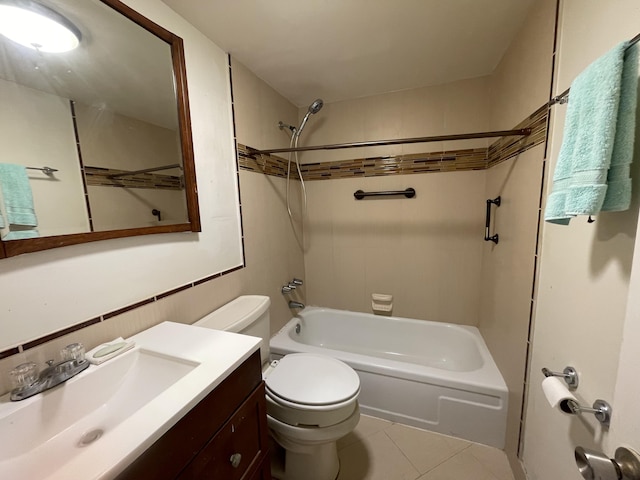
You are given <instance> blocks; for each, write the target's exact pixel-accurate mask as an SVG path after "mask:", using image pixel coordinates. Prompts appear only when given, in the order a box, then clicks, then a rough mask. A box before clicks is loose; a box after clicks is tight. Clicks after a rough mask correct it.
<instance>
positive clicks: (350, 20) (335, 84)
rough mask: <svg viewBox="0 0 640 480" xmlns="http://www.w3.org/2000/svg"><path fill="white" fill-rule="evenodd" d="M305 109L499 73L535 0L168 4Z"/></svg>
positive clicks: (184, 0)
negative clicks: (319, 100) (315, 104)
mask: <svg viewBox="0 0 640 480" xmlns="http://www.w3.org/2000/svg"><path fill="white" fill-rule="evenodd" d="M163 2H164V3H166V4H167V5H169V6H170V7H171V8H173V9H174V10H175V11H176V12H178V13H179V14H181V15H182V16H183V17H185V18H186V19H187V20H188V21H189V22H190V23H192V24H193V25H195V26H196V27H197V28H198V29H199V30H201V31H202V32H203V33H204V34H205V35H207V36H208V37H209V38H210V39H211V40H213V42H214V43H216V44H217V45H218V46H220V47H221V48H223V49H224V50H226V51H227V52H229V53H230V54H231V55H232V56H233V57H234V58H235V59H237V60H238V61H240V62H241V63H243V64H244V65H245V66H247V67H248V68H249V69H250V70H251V71H253V72H254V73H255V74H256V75H257V76H258V77H260V78H261V79H262V80H264V81H265V82H267V83H268V84H269V85H271V86H272V87H273V88H275V89H276V90H277V91H278V92H279V93H280V94H282V95H283V96H284V97H286V98H287V99H289V100H290V101H291V102H293V103H294V104H295V105H297V106H305V105H308V104H309V103H310V102H311V101H313V99H315V98H317V97H321V98H323V99H324V101H325V102H335V101H339V100H345V99H351V98H357V97H363V96H368V95H376V94H380V93H386V92H391V91H396V90H403V89H408V88H416V87H422V86H428V85H437V84H442V83H448V82H452V81H456V80H461V79H465V78H472V77H478V76H482V75H488V74H490V73H491V72H492V71H493V70H494V68H495V67H496V66H497V64H498V62H499V61H500V59H501V58H502V55H503V54H504V52H505V51H506V49H507V47H508V46H509V43H510V42H511V39H512V38H513V36H514V34H515V33H516V32H517V31H518V29H519V28H520V26H521V25H522V22H523V20H524V17H525V15H526V13H527V11H528V9H529V7H530V6H531V5H532V4H533V2H534V0H275V1H266V0H231V1H230V0H207V1H206V2H205V1H202V0H163Z"/></svg>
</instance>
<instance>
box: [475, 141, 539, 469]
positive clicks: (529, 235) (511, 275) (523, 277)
mask: <svg viewBox="0 0 640 480" xmlns="http://www.w3.org/2000/svg"><path fill="white" fill-rule="evenodd" d="M543 155H544V146H543V145H539V146H538V147H535V148H533V149H531V150H528V151H527V152H525V153H523V154H521V155H520V156H518V157H516V158H514V159H511V160H508V161H506V162H503V163H501V164H499V165H497V166H495V167H493V168H491V169H490V170H488V171H487V189H486V195H485V196H486V198H495V197H497V196H498V195H500V196H501V205H500V207H492V231H491V233H492V234H493V233H496V232H497V233H498V234H499V236H500V242H499V243H498V245H495V244H493V243H491V242H486V243H485V245H484V250H483V259H482V280H483V281H482V285H481V287H480V290H481V303H480V305H481V308H480V321H479V324H478V328H479V329H480V332H481V333H482V336H483V337H484V339H485V342H486V343H487V346H488V347H489V350H490V351H491V354H492V356H493V358H494V360H495V362H496V364H497V365H498V368H499V369H500V371H501V373H502V376H503V378H504V379H505V382H506V383H507V387H508V389H509V414H508V425H507V441H506V448H505V449H506V451H507V452H508V453H509V455H510V457H511V458H512V459H515V457H516V454H517V444H518V437H519V430H520V412H521V405H522V398H523V382H524V371H525V362H526V349H527V336H528V328H529V313H530V308H531V287H532V282H533V269H534V257H535V244H536V231H537V224H538V201H539V198H540V183H541V181H542V161H543V158H542V157H543Z"/></svg>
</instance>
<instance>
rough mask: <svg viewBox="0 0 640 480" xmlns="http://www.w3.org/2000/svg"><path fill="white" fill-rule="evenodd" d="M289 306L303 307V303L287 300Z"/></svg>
mask: <svg viewBox="0 0 640 480" xmlns="http://www.w3.org/2000/svg"><path fill="white" fill-rule="evenodd" d="M289 308H304V303H300V302H294V301H293V300H291V301H289Z"/></svg>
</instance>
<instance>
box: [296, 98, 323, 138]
mask: <svg viewBox="0 0 640 480" xmlns="http://www.w3.org/2000/svg"><path fill="white" fill-rule="evenodd" d="M323 105H324V102H323V101H322V99H321V98H316V99H315V100H314V101H313V103H312V104H311V105H309V109H308V110H307V113H306V114H305V116H304V118H303V119H302V122H301V123H300V126H299V127H298V131H297V132H296V137H299V136H300V134H301V133H302V129H303V128H304V126H305V125H306V124H307V120H309V117H310V116H311V115H314V114H316V113H318V112H319V111H320V109H321V108H322V106H323Z"/></svg>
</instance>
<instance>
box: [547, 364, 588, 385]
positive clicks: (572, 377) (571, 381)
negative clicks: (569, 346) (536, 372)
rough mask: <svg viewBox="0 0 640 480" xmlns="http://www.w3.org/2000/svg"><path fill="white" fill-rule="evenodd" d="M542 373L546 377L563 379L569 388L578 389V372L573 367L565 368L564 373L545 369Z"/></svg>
mask: <svg viewBox="0 0 640 480" xmlns="http://www.w3.org/2000/svg"><path fill="white" fill-rule="evenodd" d="M542 373H543V375H544V376H545V377H562V378H564V381H565V382H567V386H568V387H569V388H570V389H572V390H575V389H576V388H578V383H579V382H578V372H577V371H576V369H575V368H573V367H565V368H564V370H563V371H562V373H560V372H552V371H551V370H549V369H548V368H546V367H545V368H543V369H542Z"/></svg>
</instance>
